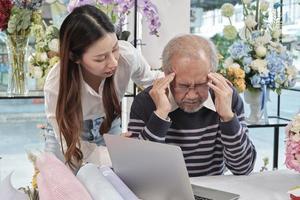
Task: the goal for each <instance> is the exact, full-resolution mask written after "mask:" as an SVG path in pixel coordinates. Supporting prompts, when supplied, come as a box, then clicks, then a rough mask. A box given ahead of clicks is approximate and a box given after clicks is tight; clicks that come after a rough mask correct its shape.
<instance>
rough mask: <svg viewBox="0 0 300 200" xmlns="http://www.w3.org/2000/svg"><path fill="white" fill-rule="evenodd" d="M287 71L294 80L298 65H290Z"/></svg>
mask: <svg viewBox="0 0 300 200" xmlns="http://www.w3.org/2000/svg"><path fill="white" fill-rule="evenodd" d="M286 73H287V76H288V79H289V80H292V79H294V78H296V77H297V74H298V70H297V68H296V67H294V66H290V67H287V68H286ZM299 119H300V117H299Z"/></svg>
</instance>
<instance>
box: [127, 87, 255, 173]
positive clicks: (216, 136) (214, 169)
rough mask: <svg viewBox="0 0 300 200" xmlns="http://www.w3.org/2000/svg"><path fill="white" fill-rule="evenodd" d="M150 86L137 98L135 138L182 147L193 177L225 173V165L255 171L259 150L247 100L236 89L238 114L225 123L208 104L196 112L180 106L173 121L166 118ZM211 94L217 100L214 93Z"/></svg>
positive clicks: (131, 122)
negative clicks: (251, 129) (250, 128)
mask: <svg viewBox="0 0 300 200" xmlns="http://www.w3.org/2000/svg"><path fill="white" fill-rule="evenodd" d="M150 89H151V87H149V88H147V89H146V90H144V91H143V92H141V93H140V94H138V95H137V96H136V98H135V99H134V101H133V104H132V107H131V112H130V120H129V124H128V131H131V132H132V133H133V135H132V136H133V137H138V138H140V139H144V140H150V141H155V142H161V143H167V144H173V145H177V146H179V147H180V148H181V150H182V152H183V156H184V159H185V163H186V167H187V170H188V173H189V176H190V177H194V176H204V175H221V174H223V172H224V170H225V167H227V168H228V169H229V170H230V171H231V172H232V173H233V174H235V175H244V174H249V173H250V172H251V171H252V170H253V167H254V163H255V158H256V151H255V147H254V146H253V144H252V142H251V141H250V139H249V137H248V135H247V134H248V128H247V125H246V123H245V118H244V106H243V101H242V99H241V98H240V96H239V95H238V94H237V92H236V91H235V90H234V92H233V99H232V110H233V112H234V113H235V116H234V118H233V119H232V120H231V121H229V122H221V121H220V117H219V115H218V113H217V112H214V111H212V110H209V109H207V108H206V107H202V108H201V109H200V110H199V111H198V112H195V113H186V112H184V111H183V110H181V109H180V108H178V109H176V110H174V111H173V112H171V113H169V118H170V119H171V121H166V120H162V119H161V118H159V117H158V116H157V115H156V114H155V113H154V110H155V109H156V107H155V104H154V102H153V101H152V98H151V97H150V95H149V91H150ZM210 93H211V96H212V99H213V100H214V93H213V92H212V91H210ZM170 167H171V166H170Z"/></svg>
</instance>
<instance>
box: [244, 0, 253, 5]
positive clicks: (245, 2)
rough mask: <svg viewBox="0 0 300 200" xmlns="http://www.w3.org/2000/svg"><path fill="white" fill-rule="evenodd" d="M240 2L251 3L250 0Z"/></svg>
mask: <svg viewBox="0 0 300 200" xmlns="http://www.w3.org/2000/svg"><path fill="white" fill-rule="evenodd" d="M242 2H243V3H244V4H250V3H251V0H242Z"/></svg>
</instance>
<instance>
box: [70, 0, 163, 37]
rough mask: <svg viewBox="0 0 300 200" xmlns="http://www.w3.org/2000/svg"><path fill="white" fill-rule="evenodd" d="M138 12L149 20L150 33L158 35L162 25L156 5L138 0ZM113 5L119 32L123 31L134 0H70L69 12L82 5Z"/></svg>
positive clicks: (145, 0)
mask: <svg viewBox="0 0 300 200" xmlns="http://www.w3.org/2000/svg"><path fill="white" fill-rule="evenodd" d="M137 1H138V2H137V6H138V8H137V9H138V12H140V13H142V14H143V16H144V17H145V18H146V21H147V22H148V28H149V30H150V34H152V35H158V29H159V27H160V26H161V23H160V20H159V16H158V11H157V8H156V6H155V5H154V4H153V3H152V2H151V1H150V0H137ZM86 4H89V5H97V4H100V5H113V11H114V12H115V14H117V15H118V21H117V22H116V30H117V32H121V31H122V27H123V25H124V21H125V19H126V15H128V14H129V12H130V9H132V8H133V7H134V0H70V2H69V4H68V12H72V11H73V10H74V8H76V7H79V6H82V5H86Z"/></svg>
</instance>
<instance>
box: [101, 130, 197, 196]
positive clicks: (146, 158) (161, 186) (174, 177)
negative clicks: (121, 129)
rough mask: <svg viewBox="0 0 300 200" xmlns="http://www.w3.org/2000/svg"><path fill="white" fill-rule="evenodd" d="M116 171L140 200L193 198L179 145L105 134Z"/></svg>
mask: <svg viewBox="0 0 300 200" xmlns="http://www.w3.org/2000/svg"><path fill="white" fill-rule="evenodd" d="M104 139H105V143H106V146H107V148H108V152H109V155H110V158H111V161H112V167H113V169H114V171H115V173H116V174H117V175H118V176H119V177H120V178H121V179H122V180H123V181H124V183H125V184H126V185H127V186H128V187H129V188H130V189H131V190H132V191H133V192H134V193H135V194H136V195H137V196H138V197H139V198H141V199H143V200H153V199H155V200H166V199H172V200H182V199H184V200H190V199H191V200H194V196H193V192H192V187H191V185H190V181H189V176H188V173H187V170H186V167H185V162H184V159H183V155H182V152H181V149H180V148H179V147H178V146H173V145H167V144H160V143H154V142H149V141H142V140H138V139H132V138H125V137H122V136H116V135H109V134H105V135H104Z"/></svg>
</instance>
